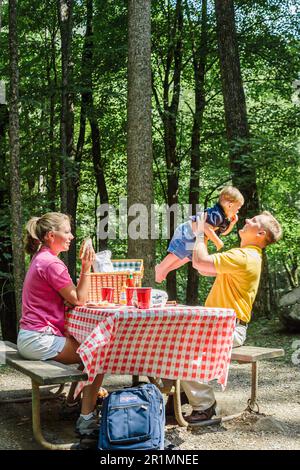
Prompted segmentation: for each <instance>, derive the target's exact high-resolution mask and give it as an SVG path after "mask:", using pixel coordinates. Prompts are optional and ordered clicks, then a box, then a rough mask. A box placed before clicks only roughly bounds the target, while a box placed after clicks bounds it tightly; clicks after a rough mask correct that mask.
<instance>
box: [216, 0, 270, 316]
mask: <svg viewBox="0 0 300 470" xmlns="http://www.w3.org/2000/svg"><path fill="white" fill-rule="evenodd" d="M215 7H216V18H217V37H218V46H219V56H220V66H221V77H222V89H223V99H224V108H225V121H226V132H227V139H228V143H229V152H230V168H231V172H232V182H233V185H234V186H237V187H238V188H239V190H240V191H241V192H242V194H243V196H244V198H245V204H244V205H243V207H242V208H241V210H240V212H239V222H238V227H241V226H242V225H243V223H244V221H245V218H246V217H253V216H254V215H257V214H258V213H259V211H260V205H259V199H258V193H257V185H256V171H255V166H254V164H253V160H252V157H251V145H250V142H249V139H250V132H249V126H248V120H247V109H246V99H245V93H244V88H243V82H242V75H241V67H240V59H239V51H238V42H237V34H236V27H235V17H234V3H233V0H215ZM261 285H262V286H264V288H263V289H260V290H259V293H258V295H257V298H256V304H257V305H254V307H253V310H254V311H258V312H260V314H263V315H266V316H270V308H269V305H270V302H269V298H268V294H267V293H268V292H269V275H268V263H267V262H266V261H265V263H264V269H263V271H262V277H261Z"/></svg>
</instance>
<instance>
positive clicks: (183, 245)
mask: <svg viewBox="0 0 300 470" xmlns="http://www.w3.org/2000/svg"><path fill="white" fill-rule="evenodd" d="M243 204H244V198H243V196H242V194H241V193H240V191H239V190H238V189H237V188H234V187H233V186H226V187H225V188H223V189H222V191H221V192H220V195H219V201H218V202H217V203H216V204H215V205H214V206H213V207H210V208H209V209H206V210H205V213H206V221H205V224H204V232H205V236H206V241H207V240H211V241H212V242H213V243H214V245H215V246H216V248H217V250H220V249H221V248H223V246H224V243H223V242H222V240H221V239H220V238H219V235H220V234H221V235H223V236H224V235H228V234H229V233H230V232H231V231H232V229H233V227H234V226H235V224H236V223H237V221H238V216H237V214H238V211H239V209H240V208H241V207H242V205H243ZM196 217H197V216H195V215H194V216H191V217H190V220H189V221H188V222H185V223H183V224H181V225H179V226H178V227H177V228H176V230H175V232H174V235H173V237H172V239H171V241H170V244H169V247H168V253H169V254H168V255H167V256H166V257H165V258H164V259H163V260H162V262H161V263H160V264H158V265H157V266H156V267H155V281H156V282H158V283H160V282H162V281H163V280H164V279H165V278H166V276H167V274H168V273H169V272H170V271H173V270H174V269H178V268H179V267H180V266H182V265H183V264H185V263H188V262H189V261H192V256H193V247H194V244H195V233H194V232H195V230H196Z"/></svg>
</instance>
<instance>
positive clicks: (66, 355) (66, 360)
mask: <svg viewBox="0 0 300 470" xmlns="http://www.w3.org/2000/svg"><path fill="white" fill-rule="evenodd" d="M79 346H80V344H79V343H78V341H76V339H74V338H73V337H72V336H70V337H68V338H66V344H65V346H64V348H63V350H62V351H61V352H60V353H58V355H57V356H55V357H52V358H51V359H52V360H53V361H57V362H61V363H62V364H82V361H81V358H80V356H79V354H77V352H76V351H77V349H78V348H79Z"/></svg>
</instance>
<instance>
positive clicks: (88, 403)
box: [53, 337, 104, 415]
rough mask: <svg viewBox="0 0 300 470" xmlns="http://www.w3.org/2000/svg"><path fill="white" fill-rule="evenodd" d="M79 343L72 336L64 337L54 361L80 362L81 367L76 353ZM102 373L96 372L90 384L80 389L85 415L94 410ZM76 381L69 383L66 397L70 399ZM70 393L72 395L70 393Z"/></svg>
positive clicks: (64, 362) (82, 409) (82, 411)
mask: <svg viewBox="0 0 300 470" xmlns="http://www.w3.org/2000/svg"><path fill="white" fill-rule="evenodd" d="M79 346H80V344H79V343H78V341H76V340H75V339H74V338H72V337H68V338H66V344H65V346H64V348H63V350H62V351H61V352H60V353H59V354H58V355H57V356H55V357H53V360H54V361H57V362H61V363H62V364H80V366H79V369H80V370H82V369H83V364H82V361H81V358H80V356H79V354H77V353H76V351H77V349H78V347H79ZM103 377H104V374H98V375H97V376H96V377H95V380H94V382H93V383H92V384H90V385H86V386H85V387H84V389H83V391H82V402H81V413H82V414H84V415H87V414H89V413H91V412H92V411H94V409H95V407H96V402H97V396H98V391H99V388H100V386H101V384H102V381H103ZM76 385H77V383H73V384H72V385H71V388H70V391H69V395H68V398H70V399H72V397H73V395H74V391H75V388H76ZM71 394H72V395H71Z"/></svg>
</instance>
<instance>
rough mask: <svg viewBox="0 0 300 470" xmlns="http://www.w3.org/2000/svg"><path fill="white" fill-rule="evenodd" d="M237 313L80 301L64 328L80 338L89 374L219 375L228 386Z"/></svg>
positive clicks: (211, 377) (91, 376)
mask: <svg viewBox="0 0 300 470" xmlns="http://www.w3.org/2000/svg"><path fill="white" fill-rule="evenodd" d="M235 321H236V315H235V312H234V310H232V309H225V308H207V307H189V306H166V307H164V308H150V309H147V310H140V309H137V308H134V307H124V306H120V307H117V308H106V307H105V308H94V307H93V308H91V307H76V308H74V309H71V310H69V311H68V312H67V314H66V331H67V333H69V334H70V335H72V336H73V337H74V338H75V339H76V340H77V341H78V342H79V343H81V345H80V347H79V349H78V353H79V355H80V357H81V359H82V362H83V364H84V366H85V372H86V373H87V375H88V381H87V382H80V383H79V384H78V386H77V388H76V391H75V395H77V394H78V393H79V392H80V391H81V390H82V388H83V386H84V385H86V383H92V382H93V380H94V378H95V376H96V375H97V374H100V373H104V374H107V373H108V374H129V375H142V376H148V377H161V378H166V379H172V380H178V379H179V380H200V381H201V382H204V383H208V382H210V381H211V380H214V379H217V381H218V383H219V384H221V386H222V388H223V389H224V388H225V386H226V383H227V376H228V369H229V364H230V358H231V351H232V340H233V332H234V327H235Z"/></svg>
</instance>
